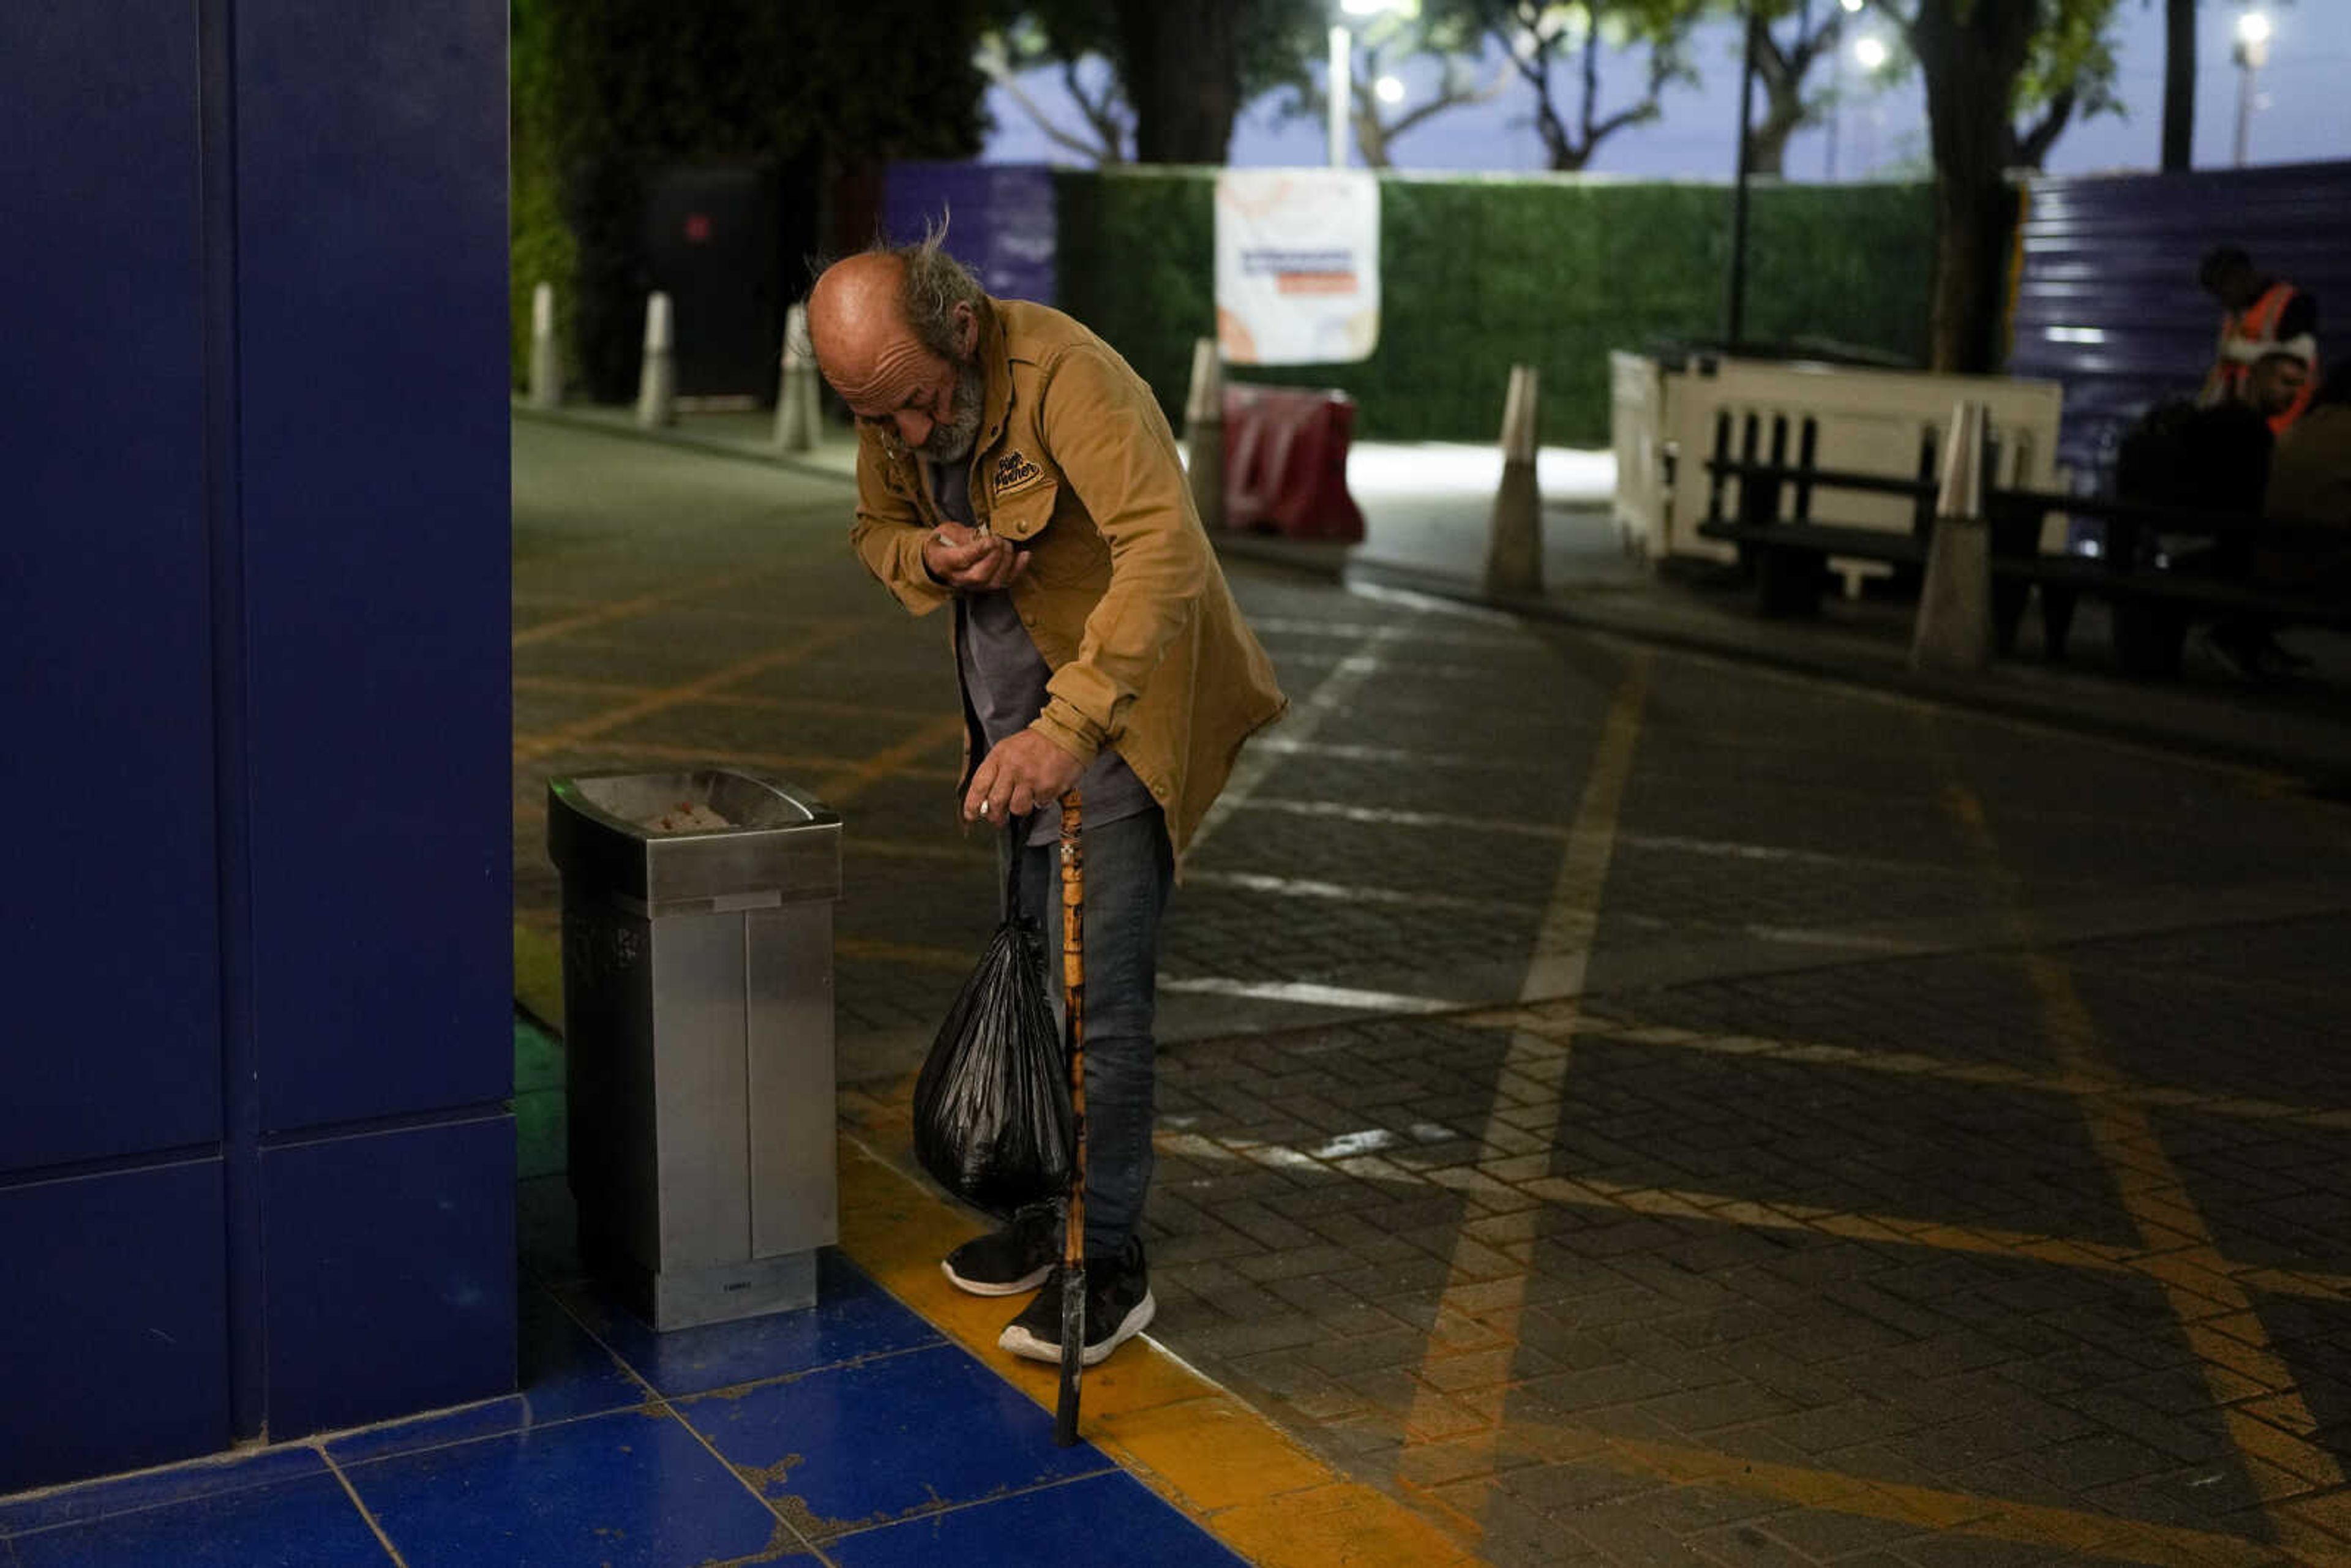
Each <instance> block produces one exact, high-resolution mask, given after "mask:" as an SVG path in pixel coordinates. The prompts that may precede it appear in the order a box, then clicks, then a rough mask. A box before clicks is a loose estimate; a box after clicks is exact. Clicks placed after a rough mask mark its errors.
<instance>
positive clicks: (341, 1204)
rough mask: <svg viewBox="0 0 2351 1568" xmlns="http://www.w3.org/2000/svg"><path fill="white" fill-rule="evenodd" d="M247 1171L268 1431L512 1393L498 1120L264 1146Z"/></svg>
mask: <svg viewBox="0 0 2351 1568" xmlns="http://www.w3.org/2000/svg"><path fill="white" fill-rule="evenodd" d="M261 1171H262V1179H261V1187H262V1207H263V1211H264V1213H265V1214H266V1217H267V1222H268V1231H269V1280H268V1319H269V1429H270V1432H271V1434H272V1435H273V1436H275V1437H299V1436H301V1435H303V1434H305V1433H308V1432H317V1431H322V1430H326V1429H329V1428H331V1427H354V1426H359V1425H361V1424H363V1423H365V1422H370V1421H381V1420H384V1419H386V1418H387V1417H390V1416H404V1415H406V1414H408V1413H409V1412H410V1411H413V1410H420V1409H432V1408H434V1407H436V1406H444V1405H457V1404H462V1403H464V1402H465V1401H466V1400H469V1399H480V1398H484V1397H486V1396H489V1395H494V1394H498V1393H502V1392H504V1391H506V1390H507V1389H510V1388H512V1387H513V1386H514V1384H515V1268H516V1264H515V1206H514V1178H515V1125H514V1118H513V1117H512V1116H507V1115H498V1116H486V1117H483V1118H481V1119H479V1120H475V1121H467V1122H457V1123H449V1124H441V1125H437V1126H425V1127H413V1128H407V1129H402V1130H400V1131H395V1132H383V1133H375V1134H363V1135H360V1136H355V1137H340V1138H324V1139H321V1140H319V1142H317V1143H310V1144H297V1145H290V1146H287V1147H284V1148H273V1149H267V1150H265V1151H264V1152H263V1154H262V1156H261ZM486 1197H491V1198H495V1200H496V1201H485V1199H486Z"/></svg>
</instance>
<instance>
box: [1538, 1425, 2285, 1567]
mask: <svg viewBox="0 0 2351 1568" xmlns="http://www.w3.org/2000/svg"><path fill="white" fill-rule="evenodd" d="M1503 1441H1504V1442H1505V1443H1506V1444H1507V1445H1508V1446H1509V1447H1510V1448H1511V1449H1512V1450H1513V1451H1515V1452H1518V1453H1520V1454H1524V1455H1526V1456H1527V1457H1529V1458H1535V1459H1539V1460H1543V1461H1546V1462H1550V1463H1555V1464H1571V1465H1596V1466H1599V1467H1601V1468H1603V1469H1610V1470H1614V1471H1615V1472H1616V1473H1618V1474H1620V1475H1631V1476H1637V1477H1641V1478H1644V1479H1653V1480H1661V1481H1666V1482H1668V1483H1670V1484H1673V1485H1676V1486H1706V1487H1719V1488H1723V1489H1726V1490H1733V1491H1741V1492H1746V1493H1749V1494H1750V1495H1757V1496H1763V1497H1771V1498H1778V1499H1781V1500H1784V1501H1787V1502H1791V1503H1794V1504H1796V1505H1797V1506H1799V1507H1802V1508H1810V1509H1823V1510H1826V1511H1831V1512H1835V1513H1845V1514H1854V1515H1857V1516H1859V1517H1861V1518H1865V1519H1876V1520H1884V1521H1887V1522H1889V1523H1895V1524H1909V1525H1915V1526H1917V1528H1918V1529H1920V1530H1922V1531H1924V1530H1931V1531H1940V1532H1946V1533H1952V1534H1959V1535H1971V1536H1976V1537H1980V1538H1982V1539H1987V1540H1992V1541H2006V1542H2015V1543H2017V1544H2020V1545H2026V1546H2041V1547H2048V1548H2051V1549H2053V1550H2056V1551H2061V1552H2072V1553H2078V1554H2081V1555H2084V1556H2095V1557H2105V1558H2116V1559H2120V1560H2123V1561H2126V1562H2131V1563H2151V1564H2157V1565H2158V1568H2238V1565H2240V1564H2241V1565H2244V1568H2253V1565H2255V1564H2263V1563H2271V1564H2273V1563H2277V1562H2278V1561H2279V1556H2278V1551H2277V1548H2276V1547H2274V1546H2272V1545H2269V1544H2268V1543H2266V1542H2256V1541H2249V1540H2246V1539H2245V1538H2244V1537H2242V1536H2236V1535H2228V1534H2224V1533H2221V1532H2219V1531H2209V1530H2193V1529H2188V1528H2184V1527H2181V1526H2177V1525H2165V1524H2150V1523H2146V1522H2144V1521H2138V1520H2133V1519H2123V1518H2118V1517H2116V1516H2115V1515H2113V1514H2105V1513H2093V1512H2089V1511H2085V1510H2080V1509H2067V1508H2053V1507H2049V1506H2046V1505H2043V1504H2037V1503H2025V1502H2011V1501H2008V1500H2004V1499H2001V1498H1995V1497H1984V1496H1980V1495H1978V1494H1975V1493H1972V1492H1958V1491H1947V1490H1940V1489H1938V1488H1933V1487H1922V1486H1914V1485H1909V1484H1907V1483H1904V1482H1899V1481H1882V1480H1871V1479H1865V1478H1864V1477H1860V1476H1853V1475H1847V1474H1844V1473H1843V1472H1840V1471H1835V1470H1820V1469H1805V1468H1803V1467H1801V1466H1796V1465H1784V1464H1774V1463H1771V1462H1770V1461H1768V1460H1763V1459H1752V1458H1741V1457H1739V1456H1737V1455H1732V1454H1723V1453H1717V1452H1715V1451H1713V1450H1712V1449H1708V1448H1687V1447H1682V1446H1679V1445H1676V1444H1671V1443H1659V1442H1654V1441H1649V1440H1646V1439H1642V1438H1635V1437H1616V1436H1613V1435H1611V1434H1608V1433H1604V1432H1593V1431H1583V1430H1579V1429H1577V1428H1574V1427H1549V1426H1541V1425H1537V1424H1534V1423H1514V1424H1513V1425H1512V1426H1511V1427H1510V1429H1509V1431H1508V1432H1507V1433H1506V1434H1505V1436H1504V1438H1503ZM1757 1522H1758V1524H1759V1526H1760V1528H1761V1529H1763V1530H1765V1531H1769V1530H1770V1529H1771V1521H1770V1520H1768V1519H1765V1520H1761V1521H1757Z"/></svg>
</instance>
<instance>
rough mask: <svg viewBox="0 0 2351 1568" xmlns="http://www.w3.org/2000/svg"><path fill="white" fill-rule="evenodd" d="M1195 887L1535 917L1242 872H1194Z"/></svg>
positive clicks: (1520, 908) (1528, 911) (1437, 896)
mask: <svg viewBox="0 0 2351 1568" xmlns="http://www.w3.org/2000/svg"><path fill="white" fill-rule="evenodd" d="M1186 880H1187V881H1188V882H1189V883H1191V884H1192V885H1193V886H1195V887H1221V888H1225V889H1228V890H1229V891H1231V892H1234V893H1264V894H1273V895H1274V896H1276V897H1280V898H1319V899H1322V900H1323V901H1325V902H1326V903H1331V904H1394V905H1396V906H1398V907H1401V908H1406V909H1457V910H1464V911H1468V910H1475V911H1478V912H1479V913H1484V914H1494V915H1536V914H1539V913H1541V912H1540V911H1539V910H1537V909H1536V908H1535V906H1534V905H1533V904H1514V903H1512V902H1511V901H1510V900H1509V899H1503V898H1463V897H1459V896H1458V895H1456V894H1444V893H1406V892H1405V891H1403V890H1402V889H1400V888H1393V887H1359V886H1355V885H1353V884H1351V883H1340V882H1316V881H1314V880H1312V879H1311V878H1308V877H1295V876H1265V875H1261V874H1259V873H1256V872H1245V871H1196V872H1194V873H1191V875H1190V876H1189V877H1188V878H1187V879H1186Z"/></svg>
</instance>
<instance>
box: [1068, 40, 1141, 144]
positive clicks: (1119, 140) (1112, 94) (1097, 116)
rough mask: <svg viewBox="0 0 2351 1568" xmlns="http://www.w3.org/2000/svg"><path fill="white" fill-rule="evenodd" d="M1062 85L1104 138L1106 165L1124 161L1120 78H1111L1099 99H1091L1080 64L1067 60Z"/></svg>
mask: <svg viewBox="0 0 2351 1568" xmlns="http://www.w3.org/2000/svg"><path fill="white" fill-rule="evenodd" d="M1061 85H1062V86H1063V87H1064V88H1066V89H1069V94H1070V97H1071V98H1072V99H1075V100H1076V101H1077V105H1078V112H1079V113H1080V114H1081V115H1083V116H1084V117H1085V121H1086V123H1087V124H1088V125H1089V126H1091V127H1092V128H1093V133H1094V135H1095V136H1097V137H1098V138H1100V139H1101V141H1102V162H1105V163H1118V162H1124V161H1125V157H1126V121H1125V120H1124V119H1123V118H1122V117H1121V116H1120V114H1119V112H1118V111H1119V109H1120V108H1121V107H1122V102H1123V100H1122V99H1121V98H1120V96H1119V88H1118V77H1117V75H1116V74H1115V73H1113V75H1112V76H1111V77H1110V78H1109V79H1108V80H1106V81H1104V82H1103V83H1102V92H1101V95H1100V96H1099V97H1091V98H1090V97H1088V96H1087V94H1086V84H1085V82H1084V81H1083V80H1082V79H1081V78H1080V77H1079V75H1078V62H1077V61H1075V60H1063V61H1062V62H1061Z"/></svg>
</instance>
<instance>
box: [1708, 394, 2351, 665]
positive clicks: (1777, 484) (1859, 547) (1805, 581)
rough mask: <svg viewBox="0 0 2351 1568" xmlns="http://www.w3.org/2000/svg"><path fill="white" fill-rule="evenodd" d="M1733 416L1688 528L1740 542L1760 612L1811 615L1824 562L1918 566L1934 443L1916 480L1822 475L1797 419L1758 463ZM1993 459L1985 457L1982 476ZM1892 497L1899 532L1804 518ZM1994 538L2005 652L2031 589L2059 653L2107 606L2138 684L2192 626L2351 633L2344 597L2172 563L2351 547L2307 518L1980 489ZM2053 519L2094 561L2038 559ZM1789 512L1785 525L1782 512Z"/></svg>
mask: <svg viewBox="0 0 2351 1568" xmlns="http://www.w3.org/2000/svg"><path fill="white" fill-rule="evenodd" d="M1731 434H1732V431H1731V421H1730V417H1729V414H1727V413H1726V414H1725V415H1724V416H1723V417H1722V418H1721V419H1719V421H1718V422H1717V424H1716V431H1715V453H1714V455H1713V457H1712V458H1710V459H1709V460H1708V462H1707V463H1706V465H1705V469H1706V473H1707V476H1708V501H1707V516H1706V520H1705V521H1704V522H1702V523H1701V524H1699V526H1698V532H1699V534H1701V535H1702V536H1704V537H1706V538H1714V539H1721V540H1724V541H1727V542H1729V543H1732V544H1735V545H1737V546H1738V547H1739V550H1740V558H1741V559H1742V560H1743V561H1744V562H1746V563H1747V565H1748V566H1749V568H1750V570H1751V571H1752V573H1753V577H1754V581H1755V585H1756V604H1757V609H1758V610H1759V611H1760V612H1761V613H1763V614H1765V615H1773V616H1779V615H1808V614H1813V613H1816V612H1818V610H1819V608H1820V601H1821V595H1822V593H1823V588H1824V584H1825V582H1826V580H1827V575H1828V574H1827V562H1828V559H1829V558H1830V557H1831V556H1846V557H1854V558H1857V559H1865V560H1879V561H1885V562H1887V563H1889V564H1891V565H1894V566H1897V567H1907V568H1913V569H1923V567H1924V566H1925V564H1926V559H1927V547H1928V539H1929V538H1930V537H1931V536H1932V534H1933V531H1934V526H1935V501H1936V497H1937V494H1938V489H1939V485H1938V477H1937V476H1936V473H1935V468H1936V464H1937V458H1936V453H1935V449H1934V445H1933V443H1932V441H1931V440H1927V441H1922V443H1921V447H1920V455H1919V469H1918V474H1917V477H1915V478H1897V477H1895V476H1890V475H1885V474H1862V473H1855V472H1851V471H1847V470H1840V469H1829V468H1821V467H1819V466H1817V465H1814V464H1813V461H1812V459H1813V423H1812V422H1811V421H1804V422H1802V427H1801V430H1800V432H1799V434H1798V439H1797V447H1798V450H1797V451H1796V452H1795V453H1794V454H1793V455H1792V457H1793V461H1791V454H1790V453H1789V452H1788V450H1787V447H1788V444H1789V443H1788V438H1789V434H1790V430H1789V424H1788V422H1787V420H1786V419H1785V418H1784V417H1780V418H1775V419H1773V420H1772V421H1771V440H1770V451H1769V455H1768V456H1764V455H1761V434H1762V433H1761V428H1760V426H1759V423H1758V422H1757V421H1756V420H1755V419H1753V418H1752V417H1750V418H1749V419H1748V420H1747V421H1746V424H1745V429H1744V433H1743V439H1742V441H1741V443H1740V445H1741V447H1742V451H1741V454H1740V455H1739V456H1737V457H1733V456H1732V455H1731ZM1993 460H1994V454H1993V453H1992V452H1991V451H1988V452H1987V453H1986V463H1985V466H1986V470H1987V473H1989V472H1990V470H1991V467H1992V465H1993ZM1734 479H1735V480H1737V481H1738V482H1739V483H1738V490H1737V501H1736V506H1735V508H1734V509H1733V510H1732V511H1729V512H1726V511H1725V509H1724V500H1725V491H1726V489H1728V488H1729V481H1731V480H1734ZM1823 491H1834V492H1845V493H1864V494H1872V495H1881V496H1901V497H1907V498H1908V499H1909V500H1910V501H1911V503H1912V510H1911V527H1910V529H1909V531H1908V532H1907V533H1897V532H1892V531H1889V530H1886V529H1884V528H1857V527H1854V526H1852V525H1849V524H1839V523H1834V522H1825V521H1822V520H1820V519H1819V518H1817V517H1815V516H1814V515H1813V503H1814V500H1815V497H1816V496H1817V494H1818V493H1819V492H1823ZM1981 494H1982V496H1983V498H1984V512H1985V518H1984V520H1985V523H1986V525H1987V527H1988V528H1989V529H1990V531H1991V570H1992V622H1993V630H1994V633H1995V636H1996V638H1997V643H1998V646H1999V648H2000V651H2001V653H2010V652H2012V651H2013V649H2014V647H2015V644H2016V637H2017V632H2018V629H2019V627H2020V625H2021V624H2022V621H2023V616H2024V610H2025V606H2026V603H2027V601H2028V599H2029V598H2030V596H2031V594H2032V590H2033V589H2034V588H2035V587H2038V588H2039V589H2040V591H2041V611H2042V624H2043V646H2044V647H2045V648H2046V649H2047V651H2048V653H2049V656H2050V657H2052V658H2063V657H2064V653H2065V646H2066V641H2067V637H2068V634H2069V633H2070V632H2071V629H2072V625H2073V618H2074V607H2075V605H2076V604H2077V603H2078V601H2079V600H2080V597H2081V595H2083V594H2085V593H2095V594H2096V595H2098V596H2099V597H2101V598H2103V599H2105V600H2106V601H2108V602H2109V603H2110V604H2111V605H2112V606H2113V608H2114V637H2115V656H2116V662H2117V663H2118V664H2121V666H2122V667H2123V668H2124V669H2125V670H2126V671H2127V672H2129V673H2130V674H2139V675H2169V674H2177V673H2178V671H2179V659H2180V653H2181V650H2182V648H2183V647H2184V646H2185V644H2186V642H2187V638H2188V632H2189V628H2190V627H2191V626H2192V625H2193V624H2194V623H2195V622H2197V621H2198V620H2199V619H2203V620H2210V619H2214V618H2226V617H2235V616H2248V617H2261V618H2264V619H2267V620H2270V621H2272V622H2278V623H2283V624H2292V625H2304V626H2321V627H2326V628H2329V629H2332V630H2336V631H2351V598H2346V596H2343V595H2339V594H2334V593H2324V592H2314V591H2302V590H2297V589H2288V588H2279V587H2272V586H2267V585H2261V584H2255V583H2252V582H2248V581H2244V580H2241V568H2240V569H2238V570H2236V571H2234V572H2232V571H2231V570H2227V569H2226V568H2225V567H2216V566H2215V565H2214V564H2213V563H2210V562H2208V561H2207V560H2205V559H2199V558H2201V557H2207V556H2210V555H2211V554H2213V553H2215V551H2213V550H2211V549H2207V550H2203V551H2199V552H2196V553H2195V554H2193V555H2185V556H2177V557H2176V556H2174V555H2173V554H2171V553H2170V551H2171V550H2172V549H2174V545H2173V543H2172V541H2174V540H2177V539H2179V538H2189V539H2190V540H2199V541H2210V544H2211V545H2213V546H2229V547H2233V549H2234V553H2235V554H2236V555H2238V556H2240V557H2241V558H2243V559H2247V560H2250V559H2251V558H2252V554H2253V553H2254V552H2255V551H2256V550H2266V551H2282V552H2288V553H2295V552H2304V551H2306V552H2310V553H2312V554H2314V555H2331V554H2339V553H2341V552H2344V551H2346V549H2351V534H2346V531H2345V530H2344V529H2341V528H2332V527H2328V526H2326V525H2322V524H2315V523H2302V522H2294V521H2289V520H2280V519H2276V518H2267V517H2258V516H2255V515H2252V514H2249V513H2241V512H2210V511H2192V510H2188V509H2184V508H2180V507H2162V506H2151V505H2148V504H2146V503H2143V502H2131V501H2116V500H2107V499H2104V498H2100V497H2084V496H2064V495H2056V494H2053V493H2050V492H2046V491H2037V490H2025V489H2002V488H1998V487H1993V486H1989V485H1987V486H1985V488H1984V489H1983V490H1982V492H1981ZM2052 512H2062V513H2064V514H2065V515H2067V516H2068V517H2074V518H2076V519H2087V520H2092V521H2095V522H2098V523H2100V524H2102V525H2103V536H2104V537H2103V539H2102V541H2101V544H2100V548H2099V549H2098V550H2097V552H2096V553H2095V555H2093V554H2082V555H2048V554H2044V553H2043V552H2042V549H2041V532H2042V525H2043V519H2044V518H2045V517H2047V516H2048V515H2049V514H2050V513H2052ZM1783 513H1785V514H1787V515H1786V516H1782V514H1783Z"/></svg>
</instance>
